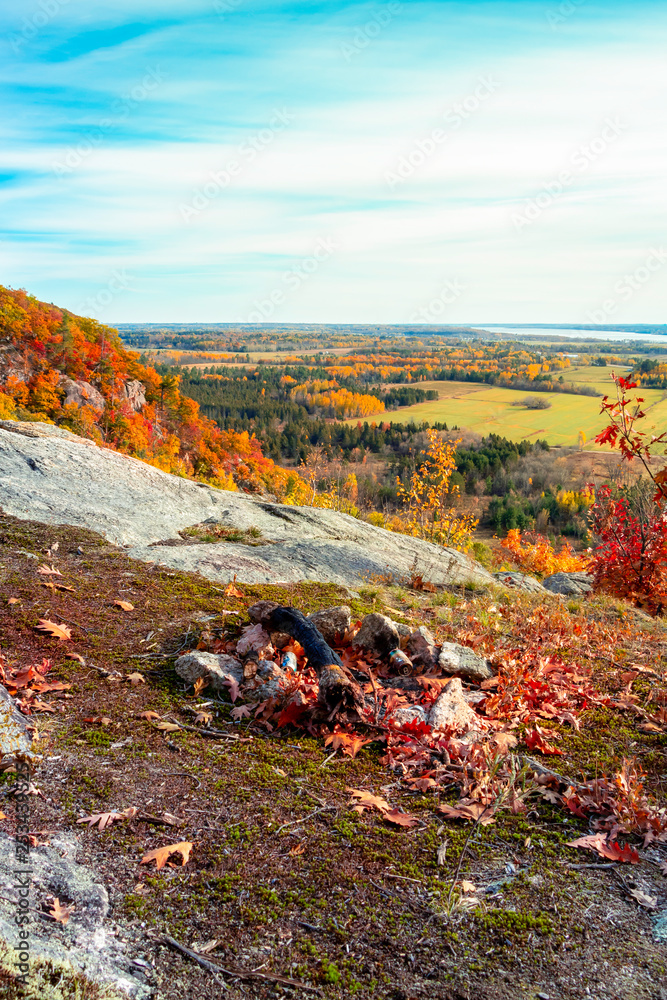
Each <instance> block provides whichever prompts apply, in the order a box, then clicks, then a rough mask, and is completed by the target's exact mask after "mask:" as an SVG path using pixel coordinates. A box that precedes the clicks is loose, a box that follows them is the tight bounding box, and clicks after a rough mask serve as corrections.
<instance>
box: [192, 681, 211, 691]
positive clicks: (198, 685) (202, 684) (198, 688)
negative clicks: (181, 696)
mask: <svg viewBox="0 0 667 1000" xmlns="http://www.w3.org/2000/svg"><path fill="white" fill-rule="evenodd" d="M208 683H209V681H208V678H206V677H198V678H197V680H196V681H195V683H194V685H193V686H194V692H195V695H198V694H201V692H202V691H203V690H204V688H205V687H206V685H207V684H208Z"/></svg>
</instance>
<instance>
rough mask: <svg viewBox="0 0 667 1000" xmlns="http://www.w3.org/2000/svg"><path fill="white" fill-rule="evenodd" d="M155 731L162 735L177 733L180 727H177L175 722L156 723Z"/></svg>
mask: <svg viewBox="0 0 667 1000" xmlns="http://www.w3.org/2000/svg"><path fill="white" fill-rule="evenodd" d="M155 729H159V730H160V731H161V732H163V733H178V732H180V730H181V727H180V726H177V725H176V723H175V722H156V723H155Z"/></svg>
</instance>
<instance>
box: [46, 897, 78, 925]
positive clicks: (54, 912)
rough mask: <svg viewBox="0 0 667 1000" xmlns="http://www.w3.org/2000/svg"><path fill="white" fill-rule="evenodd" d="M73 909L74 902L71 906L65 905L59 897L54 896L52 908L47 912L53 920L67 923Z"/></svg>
mask: <svg viewBox="0 0 667 1000" xmlns="http://www.w3.org/2000/svg"><path fill="white" fill-rule="evenodd" d="M73 909H74V903H72V905H71V906H63V905H62V903H61V902H60V900H59V899H58V897H57V896H54V897H53V903H51V909H50V910H47V913H48V915H49V916H50V917H51V919H52V920H55V921H57V922H58V923H59V924H66V923H67V921H68V920H69V918H70V916H71V914H72V911H73Z"/></svg>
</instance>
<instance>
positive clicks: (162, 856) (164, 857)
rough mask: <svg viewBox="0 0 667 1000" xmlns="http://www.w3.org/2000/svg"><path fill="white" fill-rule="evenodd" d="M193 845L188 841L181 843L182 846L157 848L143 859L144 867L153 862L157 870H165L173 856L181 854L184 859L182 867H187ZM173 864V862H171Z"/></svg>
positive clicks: (172, 845) (171, 845)
mask: <svg viewBox="0 0 667 1000" xmlns="http://www.w3.org/2000/svg"><path fill="white" fill-rule="evenodd" d="M193 846H194V845H193V844H192V843H190V841H188V840H183V841H181V843H180V844H169V845H168V846H167V847H157V848H156V849H155V850H154V851H149V852H148V854H145V855H144V857H143V858H142V859H141V864H142V865H148V864H150V862H151V861H154V862H155V866H156V868H158V869H159V868H164V866H165V865H166V863H167V861H168V860H169V858H170V857H171V855H172V854H180V855H181V856H182V857H183V861H182V863H181V867H182V866H183V865H186V864H187V863H188V861H189V859H190V851H191V850H192V848H193ZM170 864H171V862H170Z"/></svg>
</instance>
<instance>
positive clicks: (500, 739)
mask: <svg viewBox="0 0 667 1000" xmlns="http://www.w3.org/2000/svg"><path fill="white" fill-rule="evenodd" d="M491 742H492V743H495V745H496V746H497V747H498V749H499V750H500V752H501V753H509V751H510V750H511V749H512V747H515V746H516V744H517V738H516V736H513V735H512V733H496V734H495V736H494V737H493V739H492V741H491Z"/></svg>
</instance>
